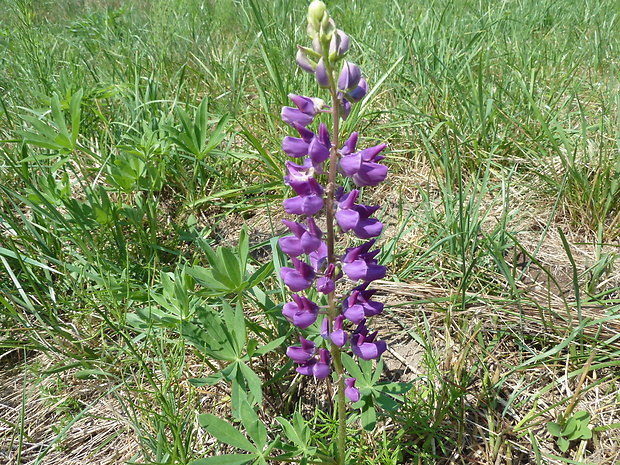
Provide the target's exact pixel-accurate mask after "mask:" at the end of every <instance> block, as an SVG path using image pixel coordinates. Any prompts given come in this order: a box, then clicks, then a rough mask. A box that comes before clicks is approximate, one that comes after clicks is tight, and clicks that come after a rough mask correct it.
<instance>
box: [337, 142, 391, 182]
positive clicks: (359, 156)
mask: <svg viewBox="0 0 620 465" xmlns="http://www.w3.org/2000/svg"><path fill="white" fill-rule="evenodd" d="M385 147H386V145H385V144H379V145H376V146H374V147H370V148H367V149H364V150H361V151H360V152H357V153H352V154H348V155H344V156H342V157H341V158H340V169H341V170H342V172H343V173H344V174H345V176H348V177H350V178H353V182H354V183H355V185H356V186H358V187H360V186H375V185H377V184H379V183H380V182H382V181H384V180H385V178H386V176H387V172H388V168H387V166H385V165H380V164H379V163H376V162H378V161H381V160H383V158H384V157H383V156H380V155H379V152H381V151H382V150H383V149H384V148H385Z"/></svg>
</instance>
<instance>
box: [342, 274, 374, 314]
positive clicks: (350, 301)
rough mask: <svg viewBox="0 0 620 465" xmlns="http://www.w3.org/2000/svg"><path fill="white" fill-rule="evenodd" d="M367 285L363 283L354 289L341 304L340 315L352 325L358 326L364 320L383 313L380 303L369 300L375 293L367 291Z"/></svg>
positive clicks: (372, 290)
mask: <svg viewBox="0 0 620 465" xmlns="http://www.w3.org/2000/svg"><path fill="white" fill-rule="evenodd" d="M368 284H369V283H364V284H362V285H360V286H357V287H355V288H354V289H353V290H352V291H351V294H350V295H349V296H348V297H347V298H346V299H344V301H343V303H342V307H343V311H342V314H343V315H344V316H345V317H346V318H347V319H348V320H349V321H351V322H352V323H355V324H359V323H361V322H362V321H363V320H364V319H365V318H370V317H372V316H375V315H378V314H379V313H381V312H382V311H383V304H382V303H381V302H377V301H374V300H370V299H371V298H372V296H373V295H374V294H375V292H377V291H376V290H375V289H371V290H368V289H367V287H368Z"/></svg>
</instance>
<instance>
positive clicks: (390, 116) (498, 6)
mask: <svg viewBox="0 0 620 465" xmlns="http://www.w3.org/2000/svg"><path fill="white" fill-rule="evenodd" d="M327 4H328V8H329V10H330V13H331V15H332V17H334V18H335V19H336V20H337V22H338V25H339V27H340V28H341V29H343V30H345V31H346V32H347V34H349V36H350V37H351V57H352V58H351V59H352V61H355V62H357V63H358V64H359V65H360V66H361V67H362V68H363V70H364V73H365V77H366V79H367V81H368V84H369V92H368V95H367V96H366V98H365V99H364V101H363V102H362V103H361V104H359V105H358V106H357V107H355V109H354V111H353V112H352V114H351V116H350V118H349V119H348V120H347V122H346V123H345V124H344V125H343V127H342V132H343V134H347V133H348V132H350V131H351V130H352V129H353V128H357V130H359V131H360V133H361V134H363V136H364V141H362V142H363V144H364V145H365V146H369V145H374V144H378V143H380V142H387V143H388V149H387V150H386V152H387V153H386V155H387V158H386V164H388V165H389V168H390V174H389V177H388V181H387V182H386V183H385V185H383V186H381V187H380V188H377V189H374V190H371V189H369V190H367V192H366V196H367V198H369V199H370V201H369V203H370V204H375V203H376V204H381V205H382V208H381V210H379V219H380V220H381V221H383V222H384V223H385V224H386V225H387V227H386V229H385V231H384V233H383V235H382V237H381V238H380V239H379V242H380V244H381V248H382V253H381V255H380V262H381V263H382V264H384V265H387V266H388V276H387V277H386V279H385V280H383V281H380V282H379V284H378V288H379V289H380V292H379V294H378V295H380V296H381V300H383V301H384V302H385V303H386V311H385V312H384V314H383V315H381V316H380V317H378V318H376V321H375V325H377V326H379V327H380V328H381V331H382V333H383V335H384V336H383V337H384V338H385V339H386V340H387V341H388V344H389V350H388V352H387V353H386V355H385V358H384V363H385V368H384V370H383V374H382V378H381V381H383V382H386V383H387V382H400V383H410V386H411V389H410V390H409V391H408V392H407V393H406V394H403V395H402V396H396V397H395V398H392V399H391V402H390V403H380V402H379V403H378V404H377V406H376V415H377V416H376V418H375V419H374V420H373V421H372V422H371V424H369V423H368V418H364V419H362V421H363V423H364V425H365V426H366V428H365V429H363V430H360V428H359V423H360V415H359V414H358V413H357V410H356V409H352V412H353V414H352V417H351V424H350V427H351V436H350V441H349V444H350V457H349V458H350V463H356V464H369V465H370V464H385V465H388V464H416V465H417V464H425V465H426V464H498V465H499V464H506V465H509V464H512V465H517V464H530V463H531V464H548V463H549V464H593V465H594V464H615V463H619V462H620V449H619V447H618V444H620V397H619V396H620V394H619V392H620V367H619V365H620V357H619V355H620V321H619V319H620V258H619V256H620V4H619V3H618V2H617V1H613V0H599V1H570V0H505V1H491V0H468V1H465V0H457V1H451V0H418V1H416V2H413V1H406V0H364V1H358V0H355V1H354V0H333V1H329V2H327ZM307 5H308V2H307V1H306V0H303V1H302V0H271V1H259V0H217V1H216V0H153V1H148V2H147V1H144V0H137V1H126V0H60V1H56V2H52V1H49V0H0V8H1V11H2V14H0V463H7V464H59V463H62V464H63V465H72V464H116V463H145V464H146V463H148V464H175V463H183V464H184V463H190V462H192V461H195V460H198V462H196V463H200V461H199V460H200V459H203V458H206V457H218V456H222V454H225V453H234V452H239V451H238V450H235V449H234V448H232V447H230V446H228V445H225V444H224V443H223V442H222V441H220V440H219V439H221V438H217V439H216V438H214V437H213V436H212V435H211V434H208V433H207V430H209V425H207V424H205V423H207V420H206V419H210V420H209V421H211V422H212V423H211V425H210V426H211V429H213V425H214V424H215V425H216V426H218V425H219V423H213V422H215V421H216V420H214V418H215V417H213V416H205V414H211V415H215V416H216V417H217V418H219V419H222V420H226V421H227V422H229V423H231V424H233V425H234V426H235V428H236V429H239V430H241V431H243V432H244V433H243V434H246V433H247V434H248V435H250V438H251V439H252V441H254V442H255V443H256V439H255V437H256V436H260V435H261V432H260V431H261V430H260V428H258V427H252V426H251V425H252V424H261V425H262V424H264V425H265V428H266V430H265V431H266V432H265V434H266V435H267V437H268V439H269V441H276V438H279V439H282V440H283V438H285V437H287V435H288V437H289V438H290V434H291V430H295V431H297V433H298V434H299V441H300V444H301V443H302V442H303V443H304V444H306V445H307V446H308V447H315V448H316V450H318V455H316V456H315V458H314V459H312V460H310V461H309V462H308V463H330V462H329V461H327V460H325V461H324V462H319V461H318V460H319V459H317V458H316V457H322V456H329V454H330V447H332V446H331V444H330V438H331V437H332V436H333V435H334V431H335V428H336V426H335V423H334V421H333V418H332V416H331V405H330V402H329V401H328V398H329V392H328V390H327V389H326V388H325V385H324V384H317V383H315V381H313V380H308V379H303V380H302V379H301V378H300V377H299V376H296V374H295V370H294V368H293V365H292V363H291V362H289V361H288V359H287V357H286V356H285V354H284V351H285V347H286V345H287V343H288V344H291V343H294V342H295V338H296V336H295V334H294V332H293V331H292V329H291V326H290V325H289V324H288V322H287V321H286V320H285V319H284V318H283V317H282V313H281V310H282V305H283V303H284V302H286V301H287V299H288V296H287V292H286V291H285V290H284V287H283V284H282V282H281V280H280V278H279V275H278V273H277V269H278V268H279V266H280V265H281V264H282V263H283V262H284V260H285V256H284V255H283V254H282V253H281V252H280V251H278V248H277V238H278V237H279V236H281V235H282V234H284V233H285V232H286V231H285V227H284V226H283V225H282V221H281V220H282V218H284V217H285V215H284V212H283V211H282V200H283V199H284V198H286V197H287V196H289V195H290V192H289V189H288V188H287V187H286V186H285V185H284V183H283V182H282V177H283V174H284V173H283V170H284V162H285V160H286V159H287V157H286V155H285V154H284V153H283V152H282V150H281V140H282V137H283V136H285V135H287V134H289V132H290V128H288V127H287V126H286V125H285V124H284V123H282V122H281V120H280V110H281V107H282V106H283V105H289V104H290V103H289V101H288V97H287V95H288V94H289V93H291V92H292V93H296V94H300V95H315V94H316V92H315V83H314V82H313V78H312V76H309V75H308V74H305V73H303V72H302V71H301V70H300V69H298V67H297V66H296V64H295V59H294V58H295V53H296V50H297V48H296V46H297V44H303V43H305V42H306V41H307V38H306V36H305V25H306V20H305V17H306V9H307ZM373 202H374V203H373ZM238 309H241V311H238ZM232 328H234V331H233V329H232ZM235 331H236V332H235ZM220 336H221V337H220ZM218 337H219V339H218ZM214 341H215V342H214ZM222 341H227V342H226V343H224V342H222ZM227 344H228V345H227ZM377 396H378V394H377ZM377 398H379V397H377ZM254 404H256V406H257V408H256V409H254V410H251V413H248V412H247V411H245V410H244V408H245V407H244V406H245V405H254ZM240 412H241V413H240ZM243 412H245V413H243ZM254 412H256V413H254ZM240 415H241V416H243V418H244V422H242V423H239V422H238V421H237V420H236V419H237V418H239V416H240ZM246 420H247V421H246ZM248 423H250V427H249V428H248ZM301 425H305V426H303V427H301ZM204 426H206V427H207V429H205V428H203V427H204ZM372 426H375V427H374V428H373V427H372ZM231 435H232V436H234V433H231ZM232 436H231V437H232ZM235 437H236V436H235ZM265 440H267V439H265ZM304 441H305V442H304ZM276 442H277V441H276ZM237 443H239V441H237ZM233 444H234V441H233ZM257 444H258V447H259V449H260V448H261V445H260V443H257ZM270 444H271V443H270ZM276 445H277V444H276ZM297 445H298V446H299V447H301V446H300V445H299V444H297ZM278 454H280V455H279V456H278ZM276 456H278V457H279V458H277V459H275V458H274V459H271V460H270V461H269V463H300V462H298V457H300V456H301V455H300V453H299V450H297V449H286V448H284V449H283V450H282V449H280V450H277V447H276V448H274V450H273V453H272V454H271V457H276ZM239 460H240V459H239ZM313 460H314V461H313ZM205 463H206V462H205ZM209 463H218V462H215V461H212V462H209ZM221 463H244V462H242V461H239V462H221ZM257 463H260V462H257Z"/></svg>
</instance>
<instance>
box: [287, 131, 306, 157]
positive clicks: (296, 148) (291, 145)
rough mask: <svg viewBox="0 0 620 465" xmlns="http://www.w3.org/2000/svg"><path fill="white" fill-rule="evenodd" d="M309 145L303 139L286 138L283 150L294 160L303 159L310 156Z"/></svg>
mask: <svg viewBox="0 0 620 465" xmlns="http://www.w3.org/2000/svg"><path fill="white" fill-rule="evenodd" d="M308 148H309V144H308V142H306V141H305V140H303V138H301V137H292V136H286V137H285V138H284V139H282V150H284V152H285V153H286V154H287V155H288V156H289V157H293V158H301V157H305V156H306V155H308Z"/></svg>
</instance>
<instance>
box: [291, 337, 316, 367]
mask: <svg viewBox="0 0 620 465" xmlns="http://www.w3.org/2000/svg"><path fill="white" fill-rule="evenodd" d="M299 342H301V347H299V346H290V347H289V348H288V349H286V355H288V356H289V358H291V359H293V361H294V362H295V363H305V362H307V361H308V360H310V359H311V358H312V357H314V353H315V352H316V344H315V343H314V342H312V341H309V340H308V339H305V338H304V337H302V336H300V337H299Z"/></svg>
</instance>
